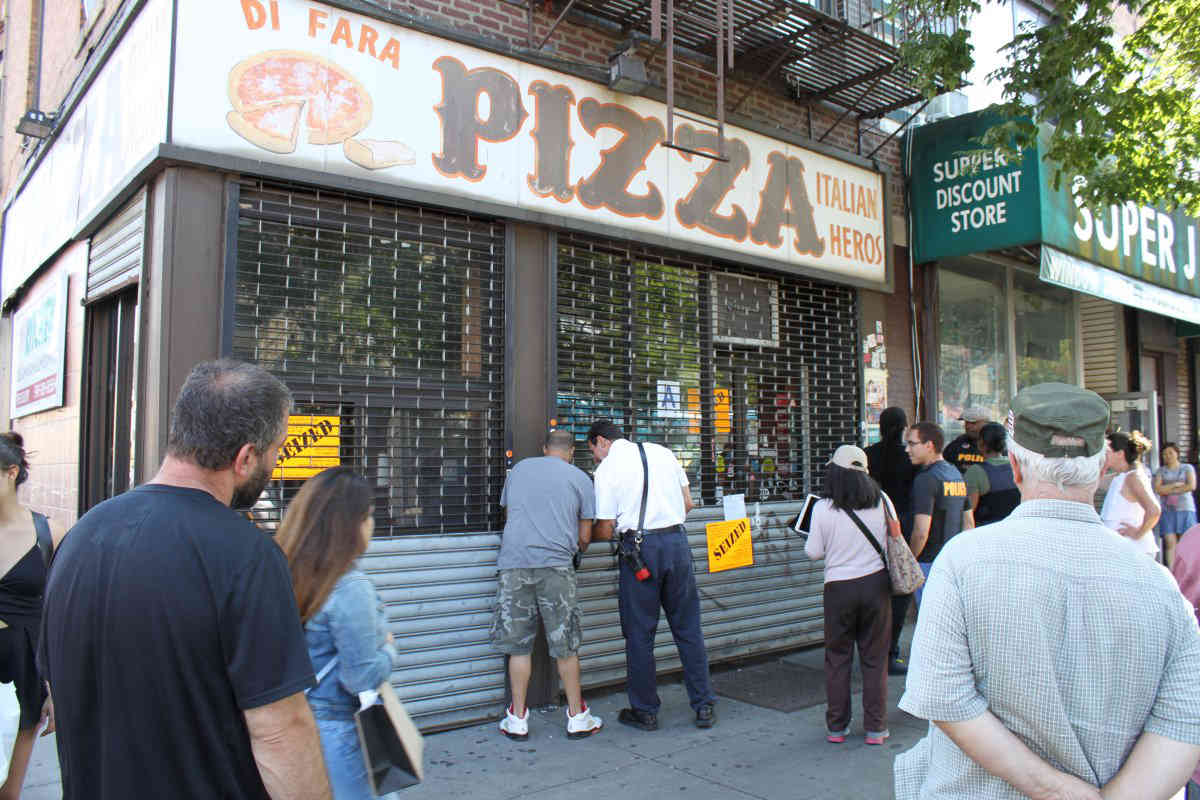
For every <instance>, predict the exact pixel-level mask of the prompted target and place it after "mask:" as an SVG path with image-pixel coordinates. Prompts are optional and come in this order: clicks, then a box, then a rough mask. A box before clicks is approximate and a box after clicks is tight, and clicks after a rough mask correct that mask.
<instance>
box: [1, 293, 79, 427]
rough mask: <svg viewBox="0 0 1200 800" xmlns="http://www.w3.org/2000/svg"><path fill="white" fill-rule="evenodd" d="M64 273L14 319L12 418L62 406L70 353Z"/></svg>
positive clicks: (29, 301)
mask: <svg viewBox="0 0 1200 800" xmlns="http://www.w3.org/2000/svg"><path fill="white" fill-rule="evenodd" d="M67 281H68V273H67V272H66V271H65V270H64V271H62V273H61V274H60V275H59V277H58V278H56V279H54V280H53V281H51V282H50V283H48V284H47V285H46V286H44V287H43V288H42V289H41V291H39V292H38V293H37V294H34V295H32V296H31V297H30V298H29V299H28V300H26V301H25V302H24V303H22V304H21V309H20V310H19V311H18V312H17V313H16V314H15V315H14V316H13V346H12V352H13V362H12V396H11V397H10V403H11V405H10V408H11V412H10V413H11V415H12V417H13V418H14V419H15V418H16V417H23V416H25V415H26V414H33V413H34V412H37V411H45V410H46V409H48V408H58V407H59V406H61V405H62V404H63V386H64V384H65V382H66V353H67Z"/></svg>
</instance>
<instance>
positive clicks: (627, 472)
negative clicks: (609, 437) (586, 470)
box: [595, 439, 688, 532]
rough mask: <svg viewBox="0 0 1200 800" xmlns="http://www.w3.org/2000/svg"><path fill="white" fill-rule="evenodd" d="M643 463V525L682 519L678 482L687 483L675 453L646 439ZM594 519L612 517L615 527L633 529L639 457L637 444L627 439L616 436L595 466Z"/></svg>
mask: <svg viewBox="0 0 1200 800" xmlns="http://www.w3.org/2000/svg"><path fill="white" fill-rule="evenodd" d="M644 446H645V448H646V463H647V465H648V466H649V467H650V493H649V495H648V496H647V498H646V523H645V528H646V529H647V530H650V529H652V528H665V527H667V526H668V525H680V524H682V523H683V520H684V518H685V517H686V516H687V512H686V511H685V510H684V507H683V493H682V492H681V491H680V487H681V486H687V485H688V479H687V474H686V473H684V471H683V468H682V467H681V466H679V462H678V461H677V460H676V459H675V454H674V453H672V452H671V451H670V450H668V449H667V448H665V447H663V446H662V445H658V444H653V443H651V442H646V443H645V444H644ZM595 477H596V519H613V520H616V530H617V531H618V532H620V531H627V530H634V529H636V528H637V524H638V512H639V511H640V510H641V505H642V458H641V456H640V455H638V447H637V445H636V444H634V443H633V442H631V441H629V440H628V439H617V440H616V441H615V442H613V443H612V447H611V448H609V451H608V456H607V457H605V459H604V460H603V461H601V462H600V463H599V464H598V465H597V466H596V476H595Z"/></svg>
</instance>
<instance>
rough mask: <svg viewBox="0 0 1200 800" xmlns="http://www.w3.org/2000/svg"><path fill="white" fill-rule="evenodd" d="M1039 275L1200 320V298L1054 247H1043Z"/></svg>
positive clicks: (1127, 302) (1078, 289)
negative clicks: (1165, 287) (1131, 275)
mask: <svg viewBox="0 0 1200 800" xmlns="http://www.w3.org/2000/svg"><path fill="white" fill-rule="evenodd" d="M1039 276H1040V277H1041V279H1042V280H1044V281H1046V282H1047V283H1053V284H1055V285H1057V286H1062V287H1065V288H1067V289H1071V290H1073V291H1076V292H1083V293H1085V294H1090V295H1093V296H1095V297H1102V298H1104V299H1105V300H1114V301H1116V302H1119V303H1122V304H1123V305H1127V306H1133V307H1134V308H1141V309H1144V310H1146V311H1151V312H1153V313H1155V314H1162V315H1163V316H1166V317H1173V318H1175V319H1180V320H1186V321H1188V322H1196V323H1200V297H1192V296H1191V295H1186V294H1182V293H1180V292H1173V291H1171V290H1170V289H1164V288H1162V287H1160V286H1155V285H1154V284H1151V283H1147V282H1146V281H1141V280H1138V279H1136V278H1131V277H1129V276H1128V275H1124V274H1122V273H1120V272H1116V271H1114V270H1111V269H1106V268H1104V267H1101V266H1098V265H1096V264H1093V263H1091V262H1090V261H1085V260H1083V259H1082V258H1080V257H1079V256H1076V255H1073V254H1071V253H1064V252H1062V251H1061V250H1056V249H1055V248H1053V247H1049V246H1043V247H1042V265H1041V272H1040V273H1039Z"/></svg>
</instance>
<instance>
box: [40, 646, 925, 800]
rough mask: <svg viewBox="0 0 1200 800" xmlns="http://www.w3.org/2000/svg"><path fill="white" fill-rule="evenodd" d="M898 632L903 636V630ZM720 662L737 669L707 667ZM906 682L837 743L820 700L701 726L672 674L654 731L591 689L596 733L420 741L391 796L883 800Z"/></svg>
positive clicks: (916, 725)
mask: <svg viewBox="0 0 1200 800" xmlns="http://www.w3.org/2000/svg"><path fill="white" fill-rule="evenodd" d="M905 634H906V635H905V637H904V638H905V640H907V639H908V638H909V636H911V626H910V627H909V628H908V629H907V630H906V631H905ZM782 658H784V659H786V660H787V662H788V663H789V664H794V665H797V666H803V667H809V668H812V669H815V670H820V669H821V667H822V662H823V658H824V651H823V650H822V649H821V648H819V647H818V648H815V649H811V650H805V651H802V652H799V653H793V654H790V655H787V656H783V657H782ZM724 669H734V667H718V668H717V670H716V671H721V670H724ZM749 669H753V667H749ZM903 690H904V678H903V677H892V678H890V679H889V681H888V693H889V695H890V698H891V699H890V705H889V708H890V713H889V719H888V723H889V727H890V729H891V733H892V736H891V738H890V739H888V741H887V742H886V744H884V745H883V746H882V747H868V746H867V745H865V744H864V743H863V736H862V705H861V697H860V695H858V694H856V695H855V698H854V721H853V723H852V727H851V735H850V736H849V737H848V738H847V739H846V743H845V744H841V745H832V744H829V743H827V742H826V741H825V704H824V702H823V701H822V702H821V703H819V704H818V705H815V706H811V707H809V708H805V709H801V710H799V711H795V712H792V713H785V712H781V711H774V710H772V709H769V708H762V707H759V706H755V705H750V704H748V703H742V702H738V701H736V700H731V699H728V698H725V697H719V698H718V701H717V725H716V727H714V728H712V729H710V730H703V731H702V730H698V729H697V728H696V727H695V726H694V725H693V724H692V720H693V714H692V712H691V709H690V708H689V707H688V704H687V695H686V693H685V692H684V689H683V686H682V684H680V683H678V682H677V681H672V682H670V683H667V684H665V685H662V686H660V687H659V694H660V695H661V697H662V703H663V705H662V711H661V712H660V714H659V725H660V728H659V730H658V731H655V732H653V733H646V732H643V731H639V730H635V729H633V728H629V727H626V726H624V725H621V724H620V723H618V722H617V712H618V711H619V710H620V709H621V708H622V707H623V706H624V705H625V704H626V698H625V694H624V692H622V691H617V692H611V693H609V694H606V695H599V696H597V695H593V696H590V697H587V698H586V699H587V700H588V703H589V705H590V706H591V708H592V710H593V711H595V712H596V713H597V714H599V715H600V716H601V717H603V719H604V729H603V730H602V731H600V732H599V733H597V734H596V735H594V736H592V737H590V738H588V739H582V740H578V741H572V740H569V739H567V737H566V732H565V728H564V726H565V722H566V720H565V712H564V711H563V710H562V708H554V709H547V710H536V709H535V710H532V711H531V712H530V723H529V728H530V736H529V739H528V740H526V741H524V742H517V741H511V740H509V739H507V738H505V737H504V736H502V735H501V734H500V733H499V731H498V730H497V728H496V723H495V722H490V723H487V724H484V725H477V726H474V727H471V728H462V729H459V730H455V731H448V732H445V733H438V734H434V735H431V736H428V737H426V739H425V774H426V779H425V782H424V783H423V784H421V785H420V786H415V787H413V788H411V789H406V790H404V791H403V792H400V793H398V794H397V795H395V796H394V797H395V798H396V800H425V799H426V798H447V797H468V798H470V800H500V799H501V798H505V799H506V800H507V799H508V798H521V799H522V800H524V798H534V799H540V800H551V799H552V798H558V797H563V796H567V793H568V792H569V793H570V794H569V796H570V797H572V798H576V799H577V800H587V798H596V800H614V798H629V799H630V800H643V798H662V797H666V796H679V795H686V796H687V797H688V800H707V799H708V798H713V800H716V799H717V798H721V800H741V799H742V798H760V799H761V800H767V799H768V798H772V799H773V798H781V799H782V798H787V800H808V798H814V799H815V798H822V800H836V799H837V798H847V800H850V798H853V799H854V800H860V798H890V797H891V796H892V760H893V758H894V757H895V756H896V754H897V753H899V752H901V751H903V750H907V749H908V748H909V747H911V746H912V745H913V744H914V743H915V742H916V741H917V740H918V739H920V738H921V737H922V736H923V735H924V734H925V730H926V727H927V723H925V722H924V721H922V720H917V719H915V718H913V717H910V716H909V715H907V714H905V713H903V712H901V711H899V710H897V709H896V702H897V701H898V700H899V699H900V695H901V694H902V693H903ZM497 711H499V709H497ZM21 797H22V798H23V800H51V798H55V799H57V798H59V797H60V787H59V777H58V761H57V758H56V754H55V751H54V737H53V736H48V737H45V738H44V739H39V740H38V744H37V746H36V747H35V749H34V754H33V760H32V762H31V764H30V768H29V773H28V776H27V778H26V781H25V790H24V791H23V793H22V795H21Z"/></svg>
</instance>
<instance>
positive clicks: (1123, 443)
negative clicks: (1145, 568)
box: [1100, 431, 1162, 558]
mask: <svg viewBox="0 0 1200 800" xmlns="http://www.w3.org/2000/svg"><path fill="white" fill-rule="evenodd" d="M1149 446H1150V442H1149V441H1148V440H1147V439H1146V437H1145V436H1143V435H1142V434H1141V433H1139V432H1137V431H1134V432H1133V434H1132V435H1131V434H1127V433H1121V432H1117V433H1110V434H1108V460H1107V461H1106V462H1105V469H1106V470H1108V471H1112V472H1116V473H1117V476H1116V477H1115V478H1113V480H1112V483H1110V484H1109V485H1108V493H1107V494H1106V495H1105V496H1104V505H1103V507H1101V509H1100V519H1101V520H1102V521H1103V522H1104V524H1105V525H1106V526H1107V527H1109V528H1112V529H1113V530H1114V531H1116V532H1117V533H1119V534H1121V535H1122V536H1127V537H1129V538H1130V539H1132V540H1133V541H1134V544H1135V545H1137V547H1138V549H1140V550H1141V551H1142V552H1144V553H1146V554H1147V555H1148V556H1150V557H1151V558H1154V557H1155V556H1157V555H1158V544H1157V542H1155V540H1154V523H1156V522H1157V521H1158V517H1159V515H1160V514H1161V513H1162V512H1161V509H1160V507H1159V505H1158V501H1157V500H1156V499H1155V498H1154V493H1153V492H1152V491H1151V490H1150V475H1149V473H1148V472H1147V471H1146V468H1145V467H1143V466H1142V460H1141V459H1142V454H1143V453H1145V452H1146V450H1147V449H1149Z"/></svg>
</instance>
